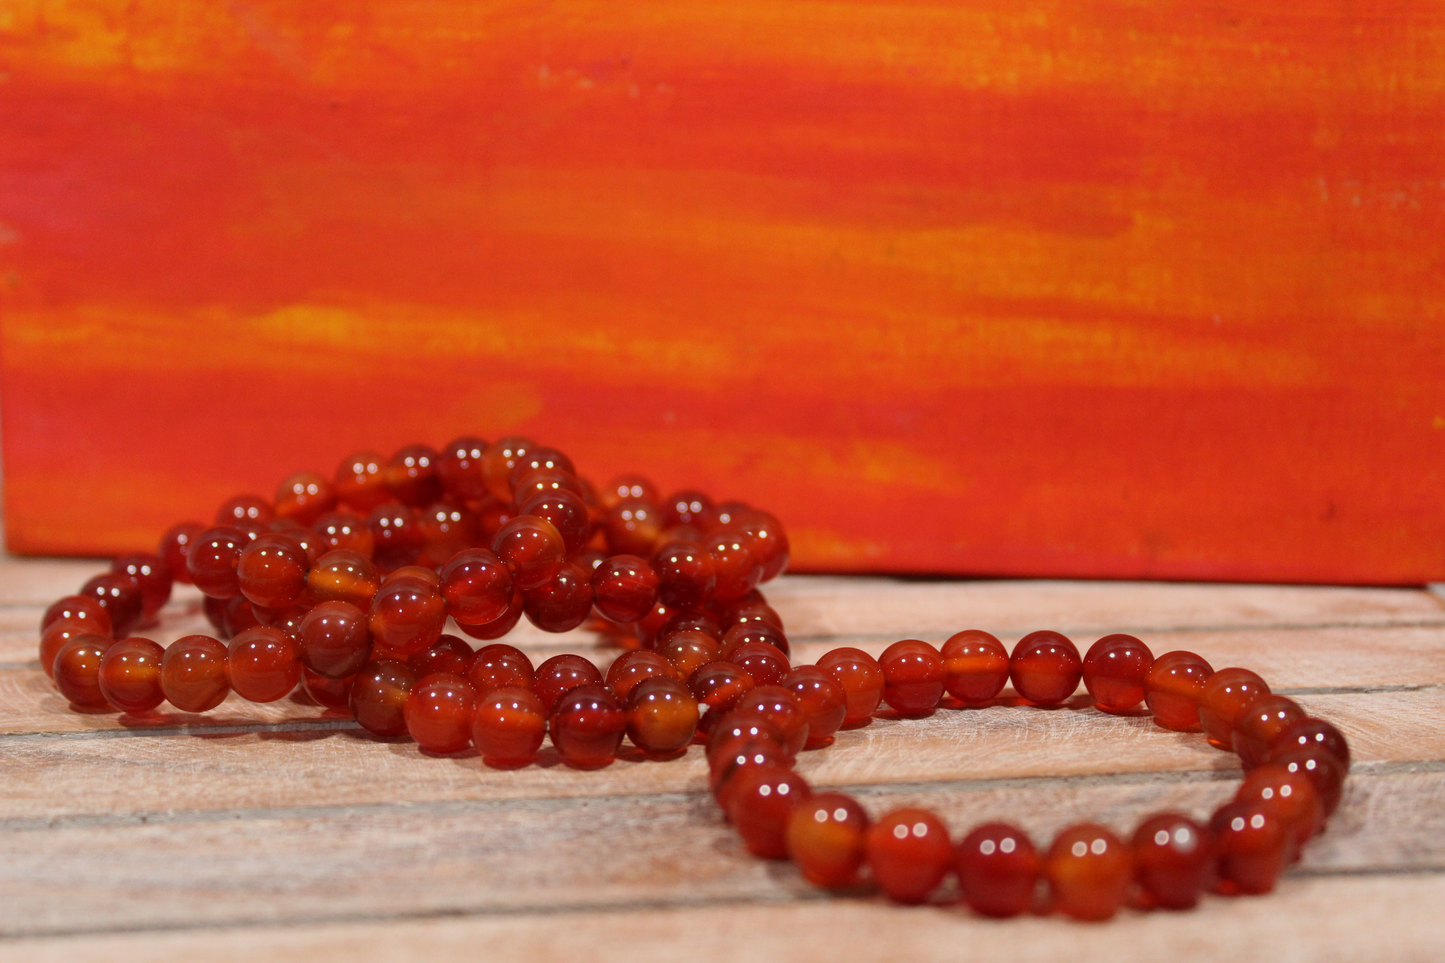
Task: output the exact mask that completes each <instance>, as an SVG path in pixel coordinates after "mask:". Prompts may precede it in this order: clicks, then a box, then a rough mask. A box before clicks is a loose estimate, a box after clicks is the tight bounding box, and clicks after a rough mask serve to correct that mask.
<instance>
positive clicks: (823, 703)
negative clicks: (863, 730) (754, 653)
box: [783, 665, 848, 749]
mask: <svg viewBox="0 0 1445 963" xmlns="http://www.w3.org/2000/svg"><path fill="white" fill-rule="evenodd" d="M783 688H785V689H787V690H789V691H790V692H792V693H793V697H794V698H796V699H797V700H798V705H799V706H801V707H802V710H803V715H804V716H805V717H806V718H807V720H808V741H807V743H806V744H805V745H804V748H805V749H820V748H822V747H823V746H826V745H828V744H830V743H831V742H832V741H833V733H835V732H837V731H838V729H839V727H841V726H842V725H843V720H844V718H846V717H847V715H848V695H847V693H845V692H844V691H843V687H842V686H841V685H839V684H838V680H837V679H835V678H833V676H832V675H831V674H830V673H828V672H827V671H826V670H824V669H820V668H818V667H817V666H816V665H800V666H797V667H796V668H794V669H793V670H792V671H790V672H789V673H788V675H787V677H786V678H784V679H783Z"/></svg>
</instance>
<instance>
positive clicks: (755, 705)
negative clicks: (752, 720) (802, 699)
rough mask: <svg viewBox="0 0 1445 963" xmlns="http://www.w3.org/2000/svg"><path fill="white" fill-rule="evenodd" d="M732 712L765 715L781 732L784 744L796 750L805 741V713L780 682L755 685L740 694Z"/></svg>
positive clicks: (806, 720) (797, 750)
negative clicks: (740, 696)
mask: <svg viewBox="0 0 1445 963" xmlns="http://www.w3.org/2000/svg"><path fill="white" fill-rule="evenodd" d="M733 712H735V713H737V714H739V715H743V716H746V715H756V716H760V717H762V718H764V719H767V720H768V721H769V722H771V723H772V724H773V725H775V726H777V728H778V731H779V732H780V733H782V737H783V748H785V749H787V750H788V751H789V752H792V753H797V752H800V751H801V750H802V748H803V747H804V746H805V745H807V744H808V716H807V714H806V713H804V712H803V707H802V705H801V704H800V703H799V702H798V698H797V696H795V695H793V693H792V692H791V691H789V690H788V689H784V688H783V687H782V686H780V685H758V686H755V687H754V688H752V689H750V690H748V691H747V692H745V693H744V694H743V697H742V698H741V699H739V700H738V703H737V706H736V707H735V708H734V709H733Z"/></svg>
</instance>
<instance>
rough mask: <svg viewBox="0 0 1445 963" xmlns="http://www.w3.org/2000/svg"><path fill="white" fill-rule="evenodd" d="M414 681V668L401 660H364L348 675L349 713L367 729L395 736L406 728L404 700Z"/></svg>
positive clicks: (379, 733) (376, 733) (415, 679)
mask: <svg viewBox="0 0 1445 963" xmlns="http://www.w3.org/2000/svg"><path fill="white" fill-rule="evenodd" d="M416 683H417V678H416V670H415V669H413V668H412V667H411V666H409V665H407V664H406V663H405V662H397V661H396V660H394V659H375V660H373V661H371V662H368V663H367V664H366V665H364V666H362V667H361V670H360V671H359V672H357V673H356V675H355V676H353V677H352V681H351V714H352V715H353V716H355V717H356V721H357V722H359V723H360V724H361V727H362V728H363V729H365V730H366V731H367V732H370V733H372V734H374V735H378V736H399V735H401V734H402V733H403V732H406V700H407V697H408V696H410V695H411V690H412V688H413V687H414V686H415V685H416Z"/></svg>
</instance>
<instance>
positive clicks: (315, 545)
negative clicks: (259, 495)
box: [252, 518, 331, 566]
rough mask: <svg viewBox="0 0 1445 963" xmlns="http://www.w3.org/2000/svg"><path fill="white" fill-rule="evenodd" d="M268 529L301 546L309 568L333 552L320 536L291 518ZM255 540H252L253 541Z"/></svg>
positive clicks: (279, 519)
mask: <svg viewBox="0 0 1445 963" xmlns="http://www.w3.org/2000/svg"><path fill="white" fill-rule="evenodd" d="M266 528H267V530H268V531H270V532H275V533H277V534H280V535H286V536H288V537H289V538H291V539H293V540H294V541H295V542H296V544H297V545H299V546H301V551H302V552H304V553H305V555H306V564H307V565H308V566H310V565H313V564H315V562H316V560H317V559H319V558H320V557H321V556H323V555H325V554H326V553H327V552H329V551H331V546H329V545H327V544H326V542H325V540H323V539H322V537H321V536H320V535H318V534H316V533H315V532H314V531H312V530H311V529H309V528H305V527H304V526H301V525H298V524H296V523H295V522H293V521H292V520H291V519H289V518H278V519H276V520H275V521H274V522H271V523H270V524H269V525H267V526H266ZM258 537H259V536H258ZM254 540H255V539H252V541H254Z"/></svg>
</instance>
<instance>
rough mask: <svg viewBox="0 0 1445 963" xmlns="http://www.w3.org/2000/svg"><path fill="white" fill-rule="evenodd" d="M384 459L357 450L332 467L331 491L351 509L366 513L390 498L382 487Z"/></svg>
mask: <svg viewBox="0 0 1445 963" xmlns="http://www.w3.org/2000/svg"><path fill="white" fill-rule="evenodd" d="M385 466H386V459H384V458H382V457H381V456H380V455H378V454H377V453H376V452H374V451H358V452H356V453H354V454H352V455H349V456H347V457H346V458H343V459H342V460H341V464H339V465H337V466H336V479H335V482H334V484H333V486H332V490H333V491H335V492H336V497H337V498H338V499H339V500H340V501H341V502H342V504H344V505H346V506H347V507H349V508H351V509H352V510H353V511H358V512H369V511H371V510H372V509H373V508H375V507H377V506H378V505H384V504H385V503H387V502H389V501H391V492H390V491H389V490H388V489H387V487H386V468H385Z"/></svg>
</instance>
